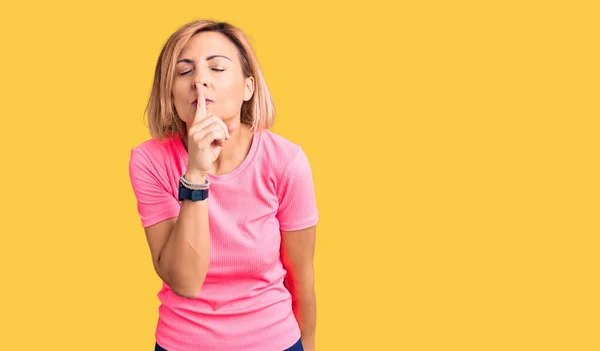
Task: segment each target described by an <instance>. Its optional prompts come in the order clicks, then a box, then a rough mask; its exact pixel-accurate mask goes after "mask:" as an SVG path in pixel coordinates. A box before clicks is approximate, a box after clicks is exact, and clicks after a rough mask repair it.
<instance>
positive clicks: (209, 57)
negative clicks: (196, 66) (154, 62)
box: [177, 55, 233, 63]
mask: <svg viewBox="0 0 600 351" xmlns="http://www.w3.org/2000/svg"><path fill="white" fill-rule="evenodd" d="M219 57H222V58H225V59H228V60H229V61H231V59H230V58H229V57H227V56H223V55H210V56H208V57H207V58H206V61H210V60H212V59H215V58H219ZM181 62H185V63H194V61H192V60H190V59H181V60H179V61H177V63H181ZM232 62H233V61H232Z"/></svg>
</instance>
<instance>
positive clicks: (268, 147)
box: [260, 130, 310, 181]
mask: <svg viewBox="0 0 600 351" xmlns="http://www.w3.org/2000/svg"><path fill="white" fill-rule="evenodd" d="M260 133H261V135H260V149H261V152H260V158H261V159H262V160H261V161H262V162H261V163H262V164H263V165H264V167H262V169H263V171H264V170H265V169H271V170H272V171H273V172H272V174H273V175H274V176H275V177H276V179H279V180H280V181H281V180H283V179H286V178H288V177H290V176H291V177H294V176H295V174H297V173H307V172H308V173H310V164H309V162H308V158H307V156H306V154H305V152H304V150H303V149H302V146H301V145H300V144H298V143H296V142H293V141H291V140H289V139H287V138H285V137H283V136H281V135H279V134H277V133H275V132H273V131H271V130H263V131H261V132H260Z"/></svg>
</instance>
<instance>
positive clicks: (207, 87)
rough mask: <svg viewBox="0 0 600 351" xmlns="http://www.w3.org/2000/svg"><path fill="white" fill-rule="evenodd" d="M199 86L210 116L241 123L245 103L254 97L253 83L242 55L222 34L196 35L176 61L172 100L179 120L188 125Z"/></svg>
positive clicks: (193, 112)
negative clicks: (241, 113)
mask: <svg viewBox="0 0 600 351" xmlns="http://www.w3.org/2000/svg"><path fill="white" fill-rule="evenodd" d="M196 82H200V83H201V84H202V89H204V90H203V91H202V92H203V94H204V96H205V97H206V100H207V101H206V102H207V105H206V109H207V113H209V114H213V115H215V116H217V117H219V118H221V119H222V120H224V121H226V122H230V123H231V122H232V121H237V122H239V119H240V110H241V107H242V103H243V102H244V101H248V100H250V98H251V97H252V93H253V91H254V80H253V78H252V77H248V78H246V77H244V75H243V72H242V64H241V60H240V55H239V52H238V50H237V48H236V47H235V45H234V44H233V43H232V42H231V41H230V40H229V39H228V38H227V37H226V36H224V35H223V34H221V33H216V32H201V33H198V34H195V35H194V36H193V37H192V38H191V39H190V40H189V41H188V43H187V44H186V46H185V47H184V49H183V51H182V52H181V55H180V57H179V58H178V59H177V65H176V66H175V78H174V81H173V99H174V103H175V109H176V110H177V114H178V115H179V118H181V119H182V120H183V121H184V122H186V123H190V122H191V121H192V120H193V118H194V115H195V114H196V103H195V100H196V99H197V95H198V93H197V91H196V85H195V83H196Z"/></svg>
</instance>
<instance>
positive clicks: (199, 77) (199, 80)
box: [192, 68, 208, 88]
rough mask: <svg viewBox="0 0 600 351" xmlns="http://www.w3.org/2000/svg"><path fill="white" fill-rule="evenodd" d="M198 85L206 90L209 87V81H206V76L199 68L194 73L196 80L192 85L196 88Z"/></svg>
mask: <svg viewBox="0 0 600 351" xmlns="http://www.w3.org/2000/svg"><path fill="white" fill-rule="evenodd" d="M196 84H202V85H203V86H204V87H205V88H206V87H208V81H207V79H206V74H204V73H202V72H201V69H200V68H198V69H196V70H195V71H194V79H193V83H192V85H193V86H194V88H195V87H196Z"/></svg>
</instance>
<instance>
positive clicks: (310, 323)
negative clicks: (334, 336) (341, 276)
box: [281, 226, 317, 351]
mask: <svg viewBox="0 0 600 351" xmlns="http://www.w3.org/2000/svg"><path fill="white" fill-rule="evenodd" d="M315 234H316V227H315V226H312V227H310V228H307V229H302V230H296V231H289V232H286V231H282V233H281V238H282V239H281V240H282V244H281V256H282V262H283V265H284V268H285V269H286V270H287V276H286V278H285V286H286V287H287V289H288V290H289V291H290V293H291V294H292V308H293V310H294V315H295V316H296V320H297V321H298V325H299V326H300V331H301V335H302V345H303V347H304V350H306V351H314V350H315V331H316V322H317V299H316V294H315V289H314V268H313V258H314V251H315Z"/></svg>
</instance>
